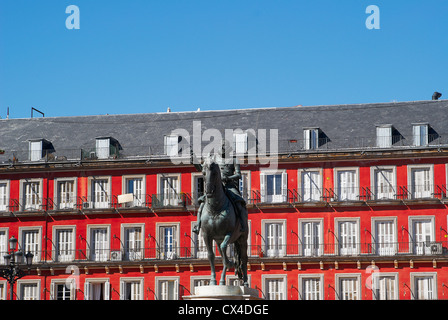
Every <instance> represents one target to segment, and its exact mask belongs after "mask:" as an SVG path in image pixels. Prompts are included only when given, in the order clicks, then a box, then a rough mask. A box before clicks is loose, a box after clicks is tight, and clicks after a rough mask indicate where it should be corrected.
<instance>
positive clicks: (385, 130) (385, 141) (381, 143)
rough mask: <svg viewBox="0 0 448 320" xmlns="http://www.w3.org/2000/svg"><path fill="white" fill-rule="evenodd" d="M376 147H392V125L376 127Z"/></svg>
mask: <svg viewBox="0 0 448 320" xmlns="http://www.w3.org/2000/svg"><path fill="white" fill-rule="evenodd" d="M376 146H377V147H380V148H388V147H391V146H392V125H390V124H386V125H381V126H377V127H376Z"/></svg>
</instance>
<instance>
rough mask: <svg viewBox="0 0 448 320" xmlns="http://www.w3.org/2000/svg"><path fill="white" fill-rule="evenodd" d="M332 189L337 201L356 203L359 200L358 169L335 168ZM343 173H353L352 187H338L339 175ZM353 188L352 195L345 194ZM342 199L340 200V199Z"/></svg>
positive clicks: (349, 193)
mask: <svg viewBox="0 0 448 320" xmlns="http://www.w3.org/2000/svg"><path fill="white" fill-rule="evenodd" d="M333 171H334V189H335V195H336V199H337V201H357V200H359V185H360V182H359V167H337V168H334V170H333ZM343 171H355V178H354V179H355V181H354V183H355V185H354V186H340V182H339V173H341V172H343ZM349 188H353V191H354V192H353V193H351V192H347V191H349V190H350V189H349ZM341 198H342V199H341Z"/></svg>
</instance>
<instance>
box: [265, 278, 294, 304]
mask: <svg viewBox="0 0 448 320" xmlns="http://www.w3.org/2000/svg"><path fill="white" fill-rule="evenodd" d="M270 280H281V281H282V288H281V291H279V294H281V295H282V297H281V299H278V300H288V288H287V286H288V276H287V275H286V274H262V275H261V290H262V292H263V293H264V295H265V297H264V298H266V299H267V300H270V299H269V298H270V294H269V292H268V289H269V288H268V281H270Z"/></svg>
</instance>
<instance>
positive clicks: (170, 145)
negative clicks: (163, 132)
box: [164, 135, 182, 157]
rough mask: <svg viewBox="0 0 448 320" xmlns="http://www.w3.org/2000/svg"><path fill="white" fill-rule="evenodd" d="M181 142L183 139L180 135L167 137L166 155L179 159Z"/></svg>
mask: <svg viewBox="0 0 448 320" xmlns="http://www.w3.org/2000/svg"><path fill="white" fill-rule="evenodd" d="M181 140H182V137H181V136H178V135H168V136H165V143H164V145H165V154H166V155H167V156H170V157H177V156H178V155H179V142H180V141H181Z"/></svg>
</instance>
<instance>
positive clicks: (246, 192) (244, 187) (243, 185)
mask: <svg viewBox="0 0 448 320" xmlns="http://www.w3.org/2000/svg"><path fill="white" fill-rule="evenodd" d="M238 187H239V188H238V190H239V191H240V194H241V196H242V197H243V199H244V200H246V201H248V200H249V199H250V171H241V179H240V181H239V185H238Z"/></svg>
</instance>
